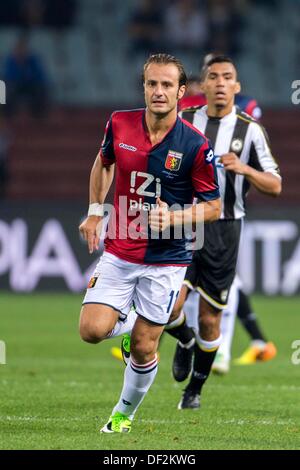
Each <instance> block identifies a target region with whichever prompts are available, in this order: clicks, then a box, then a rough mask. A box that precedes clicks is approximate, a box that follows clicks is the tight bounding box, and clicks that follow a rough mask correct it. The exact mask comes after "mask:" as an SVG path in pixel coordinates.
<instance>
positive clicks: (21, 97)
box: [3, 36, 49, 117]
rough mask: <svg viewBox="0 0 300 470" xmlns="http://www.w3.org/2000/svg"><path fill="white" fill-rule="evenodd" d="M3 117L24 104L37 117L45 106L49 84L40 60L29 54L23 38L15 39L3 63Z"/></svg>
mask: <svg viewBox="0 0 300 470" xmlns="http://www.w3.org/2000/svg"><path fill="white" fill-rule="evenodd" d="M3 76H4V81H5V83H6V93H7V104H6V106H5V110H6V112H7V115H9V116H11V115H12V114H14V113H15V112H16V110H17V108H18V107H19V105H20V104H24V103H25V104H26V105H27V106H28V107H29V108H30V110H31V112H32V113H33V114H34V115H35V116H36V117H39V116H41V115H43V114H45V112H46V110H47V105H48V91H49V82H48V78H47V73H46V70H45V68H44V66H43V64H42V61H41V59H40V57H39V56H38V55H36V54H34V53H33V52H32V51H30V49H29V46H28V40H27V37H26V36H22V37H21V38H19V39H18V41H17V43H16V45H15V48H14V50H13V52H12V53H11V54H10V55H8V56H7V58H6V59H5V63H4V73H3Z"/></svg>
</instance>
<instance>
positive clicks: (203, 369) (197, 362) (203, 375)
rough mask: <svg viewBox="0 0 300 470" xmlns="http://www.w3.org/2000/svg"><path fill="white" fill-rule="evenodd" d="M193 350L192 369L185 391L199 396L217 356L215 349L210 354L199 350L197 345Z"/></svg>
mask: <svg viewBox="0 0 300 470" xmlns="http://www.w3.org/2000/svg"><path fill="white" fill-rule="evenodd" d="M194 348H195V355H194V367H193V372H192V376H191V379H190V382H189V384H188V386H187V389H189V390H191V391H193V392H194V393H198V394H200V393H201V390H202V387H203V385H204V384H205V382H206V380H207V378H208V376H209V374H210V371H211V366H212V364H213V362H214V359H215V357H216V354H217V349H216V350H214V351H211V352H210V351H209V352H207V351H203V349H200V348H199V346H198V344H197V343H196V344H195V346H194Z"/></svg>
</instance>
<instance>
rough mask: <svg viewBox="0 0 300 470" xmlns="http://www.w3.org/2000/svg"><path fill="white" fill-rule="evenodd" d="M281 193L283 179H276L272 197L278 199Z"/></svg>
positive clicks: (271, 193) (271, 192)
mask: <svg viewBox="0 0 300 470" xmlns="http://www.w3.org/2000/svg"><path fill="white" fill-rule="evenodd" d="M281 191H282V184H281V179H279V178H276V181H274V184H273V185H272V189H271V191H270V195H271V196H273V197H277V196H279V195H280V194H281Z"/></svg>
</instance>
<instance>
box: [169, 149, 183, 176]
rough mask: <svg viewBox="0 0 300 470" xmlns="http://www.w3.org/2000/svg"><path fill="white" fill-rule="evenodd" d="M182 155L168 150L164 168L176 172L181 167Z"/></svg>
mask: <svg viewBox="0 0 300 470" xmlns="http://www.w3.org/2000/svg"><path fill="white" fill-rule="evenodd" d="M182 157H183V153H179V152H175V151H174V150H169V152H168V155H167V158H166V161H165V168H166V169H167V170H171V171H178V170H179V168H180V165H181V161H182Z"/></svg>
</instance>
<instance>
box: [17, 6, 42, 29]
mask: <svg viewBox="0 0 300 470" xmlns="http://www.w3.org/2000/svg"><path fill="white" fill-rule="evenodd" d="M44 15H45V1H44V0H23V2H21V4H20V16H21V23H22V25H23V26H25V27H28V28H31V27H34V26H40V25H42V24H43V23H44Z"/></svg>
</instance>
